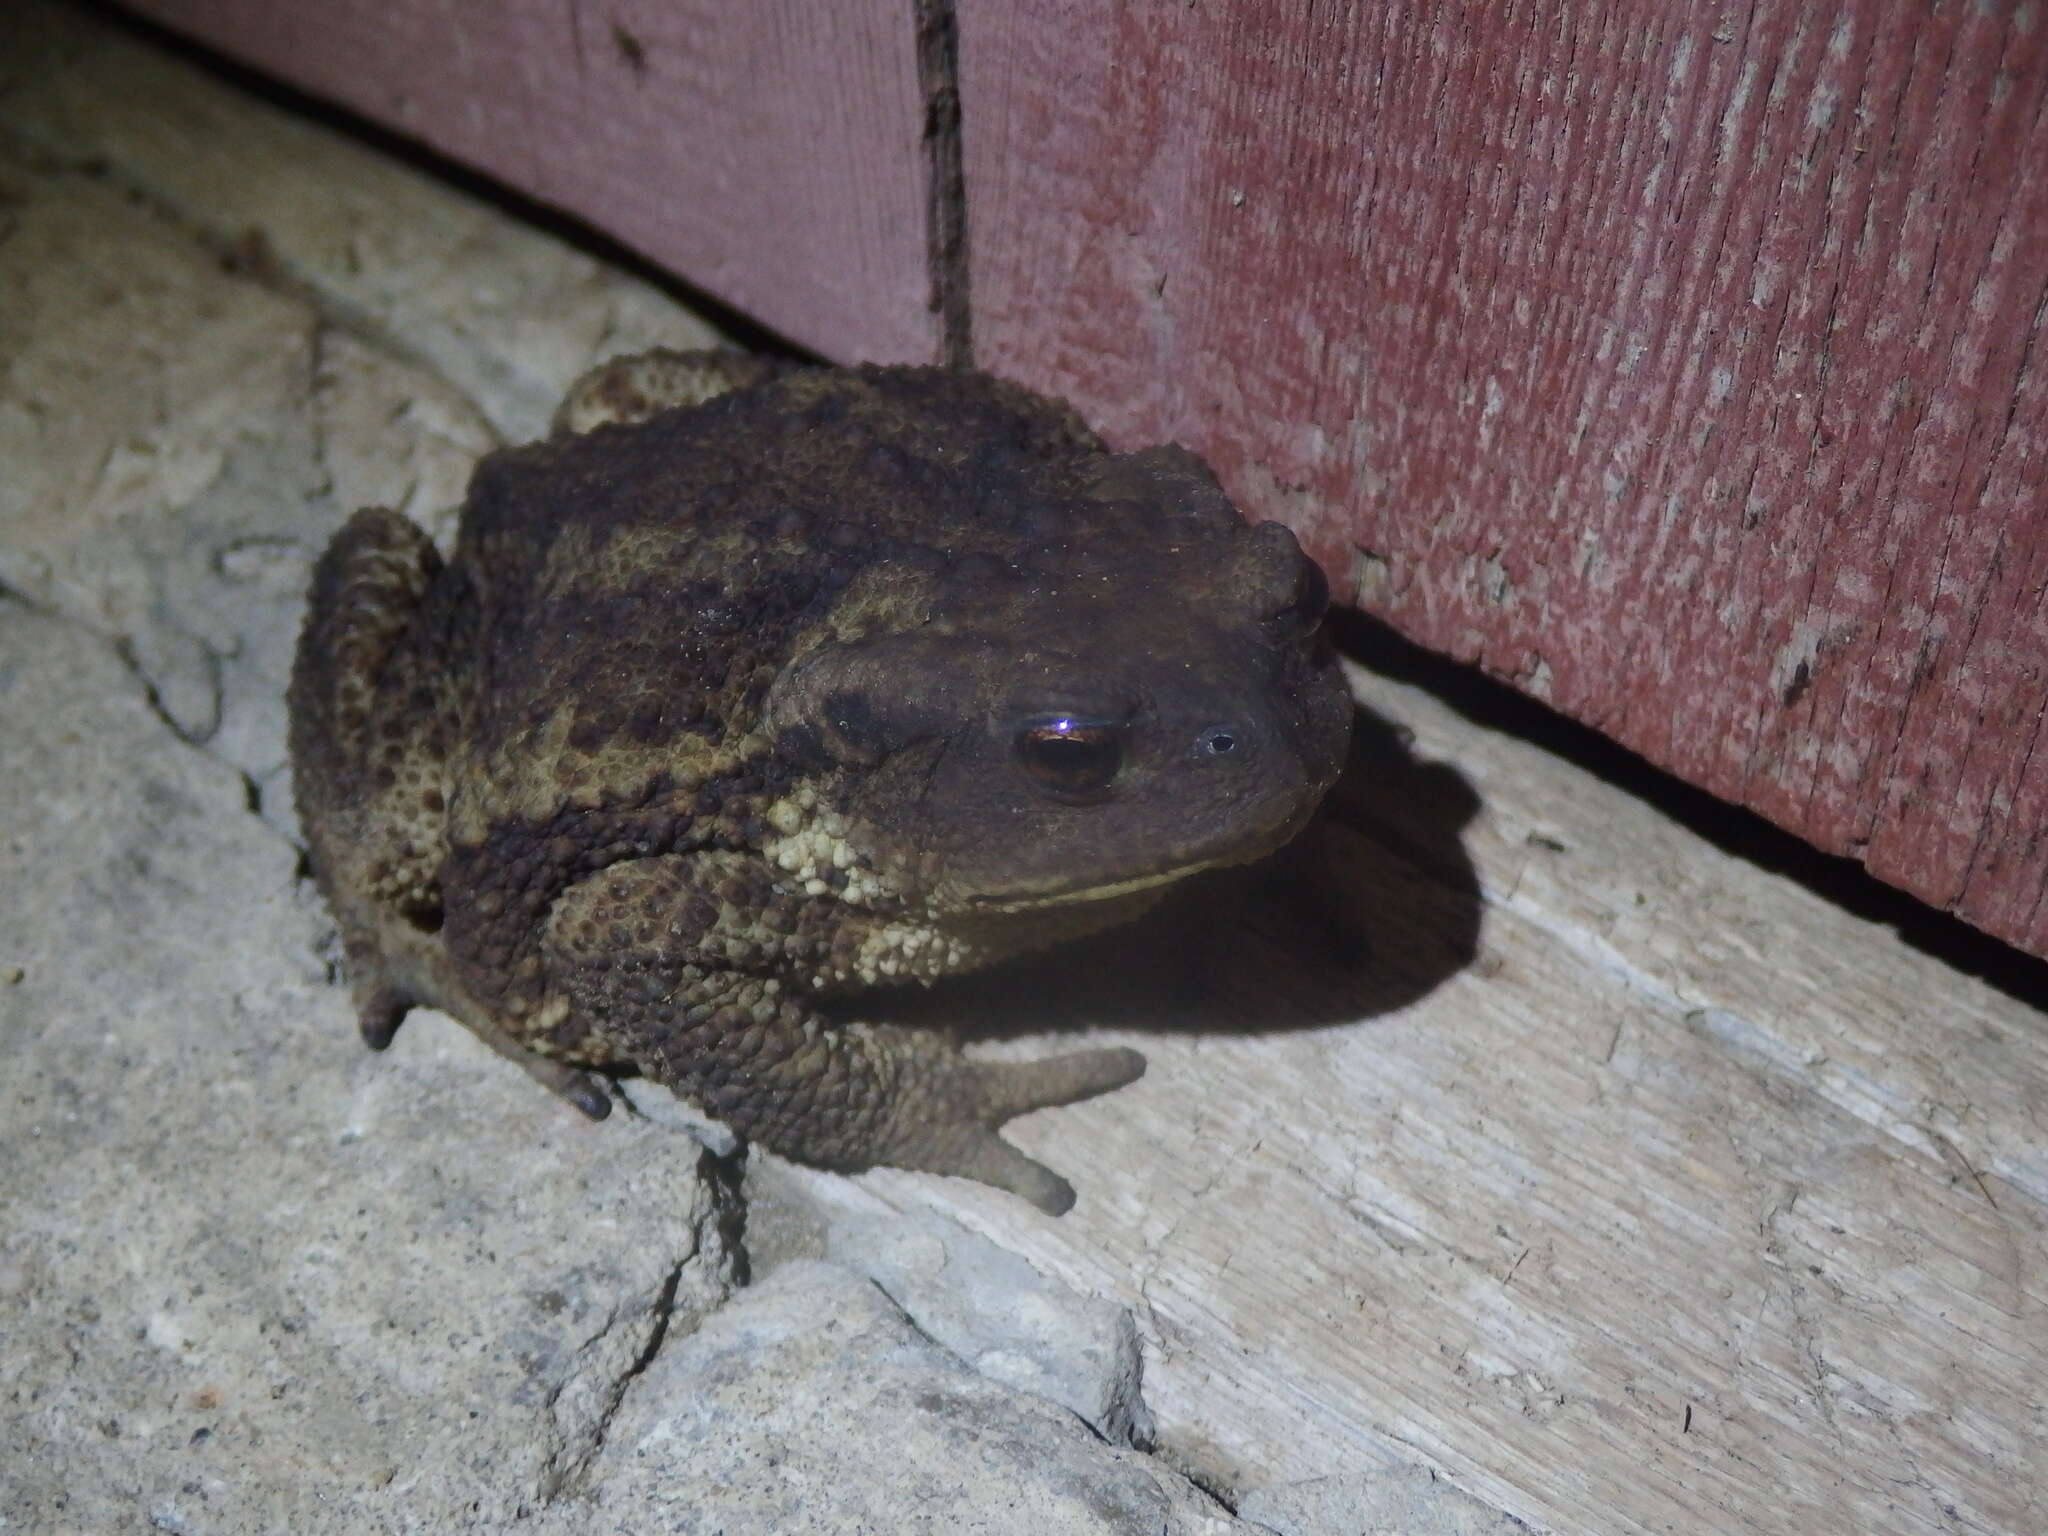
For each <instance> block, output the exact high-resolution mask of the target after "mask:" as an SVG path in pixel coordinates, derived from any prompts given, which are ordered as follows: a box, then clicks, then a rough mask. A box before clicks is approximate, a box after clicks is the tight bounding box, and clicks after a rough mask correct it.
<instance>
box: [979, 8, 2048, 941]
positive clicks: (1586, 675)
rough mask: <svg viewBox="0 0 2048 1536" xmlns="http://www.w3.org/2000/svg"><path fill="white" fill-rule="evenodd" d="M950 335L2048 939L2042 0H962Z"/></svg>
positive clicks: (1429, 637)
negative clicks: (1812, 2) (959, 230)
mask: <svg viewBox="0 0 2048 1536" xmlns="http://www.w3.org/2000/svg"><path fill="white" fill-rule="evenodd" d="M959 16H960V22H959V25H960V67H961V84H962V93H963V102H964V108H965V118H966V123H967V134H966V159H967V180H968V192H969V210H970V225H971V242H972V244H971V250H972V274H971V275H972V292H973V296H974V327H975V333H974V342H975V350H976V355H977V358H978V360H979V361H980V362H981V363H982V364H983V365H984V366H988V367H992V368H994V369H996V370H997V371H999V372H1003V373H1007V374H1010V375H1013V376H1015V377H1018V378H1021V379H1023V380H1025V381H1027V382H1030V383H1033V384H1036V385H1040V386H1042V387H1047V388H1051V389H1054V390H1057V391H1060V392H1063V393H1067V394H1070V395H1072V396H1073V397H1074V398H1075V399H1077V400H1078V401H1079V402H1080V403H1081V405H1082V406H1083V408H1084V409H1085V410H1087V411H1088V412H1090V413H1091V414H1093V415H1095V416H1097V417H1099V418H1101V419H1103V420H1104V421H1105V422H1106V424H1107V426H1108V427H1109V429H1110V430H1111V432H1112V433H1113V435H1114V436H1116V437H1117V438H1119V439H1120V440H1123V441H1127V442H1137V441H1150V440H1154V439H1157V438H1160V437H1172V438H1178V439H1180V440H1182V441H1184V442H1186V443H1188V444H1190V445H1191V446H1194V447H1196V448H1197V449H1199V450H1200V451H1202V452H1203V453H1204V454H1206V455H1207V456H1208V457H1209V458H1210V459H1211V460H1212V461H1213V462H1215V463H1216V464H1217V466H1218V467H1219V469H1220V470H1221V472H1222V474H1223V476H1224V478H1225V480H1226V482H1227V483H1228V484H1229V486H1230V487H1231V489H1232V490H1233V491H1234V492H1235V493H1236V494H1237V495H1239V496H1240V497H1241V498H1242V499H1243V500H1244V501H1246V502H1247V503H1248V504H1249V505H1250V506H1251V507H1252V508H1253V509H1255V510H1256V511H1258V512H1260V513H1262V514H1265V515H1268V516H1278V517H1283V518H1285V519H1286V520H1288V521H1289V522H1291V523H1293V524H1294V525H1295V526H1296V527H1297V528H1299V529H1301V530H1302V531H1303V532H1304V533H1305V535H1306V536H1307V538H1308V540H1309V542H1310V543H1311V545H1312V546H1313V548H1314V549H1315V551H1316V553H1317V554H1318V555H1319V556H1320V557H1321V558H1322V559H1323V560H1324V562H1325V563H1326V564H1327V565H1328V566H1329V567H1330V569H1331V570H1332V572H1333V574H1334V576H1335V578H1336V584H1337V585H1338V587H1339V588H1340V590H1342V591H1345V592H1347V593H1348V595H1351V596H1353V597H1355V599H1356V600H1357V601H1358V602H1359V603H1360V604H1361V605H1362V606H1364V607H1366V608H1367V609H1369V610H1371V611H1372V612H1374V613H1377V614H1380V615H1382V616H1384V617H1386V618H1387V619H1389V620H1391V621H1392V622H1393V623H1394V624H1396V625H1397V626H1398V627H1399V628H1401V629H1402V630H1403V631H1405V632H1406V633H1408V634H1409V635H1411V636H1413V637H1414V638H1416V639H1418V640H1419V641H1421V642H1422V643H1423V644H1425V645H1428V646H1430V647H1432V648H1435V649H1438V650H1441V651H1445V652H1449V653H1451V654H1454V655H1456V656H1458V657H1460V658H1463V659H1470V660H1474V661H1477V662H1479V663H1481V664H1483V665H1484V666H1485V667H1486V668H1488V669H1489V670H1490V671H1492V672H1494V673H1496V674H1498V675H1500V676H1503V677H1505V678H1508V679H1510V680H1512V681H1514V682H1515V683H1516V684H1518V685H1519V686H1521V687H1522V688H1524V689H1526V690H1527V691H1529V692H1531V693H1533V694H1536V695H1537V696H1539V697H1541V698H1544V699H1546V700H1548V701H1549V702H1551V703H1552V704H1554V705H1556V706H1557V707H1558V708H1560V709H1562V710H1563V711H1565V712H1566V713H1568V714H1570V715H1573V716H1575V717H1577V718H1579V719H1581V720H1584V721H1586V722H1588V723H1590V724H1592V725H1594V726H1596V727H1598V728H1599V729H1601V730H1603V731H1605V732H1607V733H1609V734H1611V735H1613V736H1615V737H1616V738H1618V739H1619V740H1621V741H1622V742H1624V743H1626V744H1627V745H1629V746H1631V747H1633V748H1635V749H1637V750H1639V751H1641V752H1642V753H1644V754H1645V755H1647V756H1648V757H1650V758H1651V759H1652V760H1653V761H1655V762H1657V763H1659V764H1661V765H1663V766H1665V767H1667V768H1669V769H1671V770H1673V771H1674V772H1676V773H1678V774H1679V775H1681V776H1682V777H1684V778H1686V779H1688V780H1691V781H1692V782H1695V783H1698V784H1701V785H1704V786H1706V787H1707V788H1709V789H1711V790H1713V791H1714V792H1716V793H1718V794H1720V795H1723V796H1725V797H1727V798H1730V799H1733V800H1736V801H1739V802H1741V803H1743V804H1745V805H1749V806H1752V807H1754V808H1756V809H1757V810H1759V811H1761V812H1763V813H1764V814H1765V815H1767V816H1769V817H1770V818H1772V819H1773V820H1775V821H1777V822H1778V823H1780V824H1781V825H1783V826H1786V827H1789V828H1791V829H1792V830H1794V831H1796V832H1798V833H1799V834H1800V835H1802V836H1804V837H1806V838H1808V839H1810V840H1811V841H1813V842H1815V843H1817V844H1819V845H1820V846H1821V847H1823V848H1824V849H1827V850H1829V851H1832V852H1839V853H1845V854H1850V855H1853V856H1856V857H1859V858H1861V859H1862V860H1864V861H1865V863H1866V864H1867V865H1868V866H1869V867H1870V869H1871V870H1872V871H1874V872H1875V873H1876V874H1878V875H1879V876H1881V877H1882V878H1884V879H1886V880H1889V881H1892V882H1895V883H1897V884H1900V885H1903V886H1905V887H1906V888H1907V889H1909V890H1911V891H1913V892H1915V893H1916V894H1918V895H1920V896H1922V897H1923V898H1925V899H1927V900H1929V901H1931V902H1934V903H1937V904H1939V905H1941V906H1944V907H1948V908H1951V909H1953V910H1955V911H1957V912H1959V913H1961V914H1962V915H1963V916H1965V917H1966V918H1968V919H1969V920H1971V921H1972V922H1975V923H1977V924H1979V925H1981V926H1982V927H1984V928H1987V929H1989V930H1990V931H1991V932H1993V933H1996V934H1998V935H2000V936H2002V937H2005V938H2007V939H2010V940H2012V941H2014V942H2016V943H2019V944H2021V945H2023V946H2024V947H2027V948H2029V949H2031V950H2033V951H2034V952H2036V953H2042V954H2048V903H2044V900H2043V895H2044V890H2048V836H2044V827H2048V751H2040V752H2037V751H2036V747H2037V745H2038V744H2039V743H2040V741H2041V738H2042V734H2043V730H2044V706H2048V595H2044V594H2048V491H2044V484H2048V363H2044V361H2043V357H2044V354H2048V348H2044V347H2043V345H2042V343H2043V338H2044V332H2048V319H2044V306H2048V18H2044V17H2043V16H2042V14H2041V11H2040V8H2039V7H2038V6H2036V5H2031V4H2020V5H2013V4H1991V3H1986V4H1958V3H1944V4H1936V5H1915V6H1904V5H1892V4H1887V3H1885V0H1856V3H1851V4H1845V5H1842V6H1834V7H1826V8H1816V7H1811V6H1802V5H1798V4H1795V3H1792V0H1752V3H1748V4H1741V3H1737V4H1731V5H1724V6H1668V5H1657V4H1654V3H1651V0H1609V3H1604V4H1603V3H1591V0H1573V3H1570V4H1566V5H1563V6H1540V7H1531V6H1487V7H1471V6H1462V5H1453V4H1449V3H1447V0H1418V3H1396V4H1389V5H1384V6H1370V7H1334V6H1287V5H1280V4H1277V3H1264V4H1240V5H1230V6H1213V5H1193V6H1170V7H1169V6H1139V5H1130V4H1116V5H1100V6H1098V5H1092V4H1082V3H1079V0H962V3H961V5H960V8H959Z"/></svg>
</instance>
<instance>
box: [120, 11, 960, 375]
mask: <svg viewBox="0 0 2048 1536" xmlns="http://www.w3.org/2000/svg"><path fill="white" fill-rule="evenodd" d="M130 9H132V10H135V11H137V12H139V13H141V14H143V15H146V16H149V17H151V18H153V19H155V20H157V21H160V22H162V23H164V24H165V25H167V26H171V27H175V28H176V29H178V30H179V31H181V32H185V33H187V34H189V35H191V36H193V37H196V38H198V39H200V40H202V41H204V42H205V43H207V44H208V45H210V46H212V47H215V48H218V49H220V50H221V51H223V52H224V53H227V54H229V55H231V56H233V57H235V58H238V59H241V60H245V61H247V62H248V63H250V64H253V65H255V66H257V67H259V68H261V69H264V70H267V71H270V72H272V73H274V74H277V75H279V76H281V77H283V78H284V79H286V80H288V81H291V82H292V83H293V84H295V85H297V86H299V87H301V88H303V89H305V90H307V91H310V92H312V93H313V94H315V95H317V96H322V97H326V98H329V99H331V100H334V101H337V102H340V103H342V104H344V105H346V106H348V107H350V108H352V109H354V110H355V111H358V112H360V113H362V114H363V115H364V116H366V117H368V118H370V119H371V120H373V121H375V122H378V123H381V124H383V125H385V126H388V127H390V128H393V129H395V130H397V131H398V132H400V133H403V134H406V135H409V136H411V137H415V138H417V139H419V140H421V141H422V142H424V143H426V144H428V145H429V146H431V147H432V148H434V149H436V150H438V151H440V152H441V153H443V154H446V155H449V156H451V157H453V158H454V159H456V160H459V161H462V162H464V163H466V164H469V165H473V166H475V167H477V168H478V169H480V170H482V171H484V172H486V173H487V174H489V175H490V176H492V177H494V178H496V179H497V180H499V181H501V182H504V183H506V184H507V185H509V186H512V187H514V188H517V189H518V190H520V191H521V192H524V193H527V194H530V195H531V196H533V197H536V198H538V199H540V200H542V201H543V202H547V203H551V204H553V205H555V206H557V207H560V208H563V209H565V210H567V211H568V212H570V213H572V214H575V215H577V216H579V217H582V218H584V219H587V220H588V221H589V222H590V223H592V224H594V225H595V226H596V227H597V228H599V229H601V230H603V231H605V232H606V233H607V234H610V235H613V236H615V237H616V238H618V239H619V240H620V241H622V242H623V243H625V244H626V245H628V246H630V247H632V248H633V249H634V250H637V251H639V252H641V253H642V254H644V255H646V256H647V257H649V258H650V259H651V260H653V261H655V262H657V263H659V264H660V265H662V266H664V267H666V268H668V269H669V270H671V271H674V272H677V273H680V274H681V275H682V276H684V277H686V278H688V279H689V280H690V281H691V282H692V283H695V284H696V285H698V286H699V287H700V288H702V289H704V290H705V291H706V292H709V293H711V294H714V295H716V296H717V297H718V298H720V299H722V300H724V301H725V302H726V303H728V304H731V305H733V306H734V307H735V308H737V309H740V310H742V311H744V312H745V313H747V314H748V315H750V316H752V317H753V318H755V319H756V320H759V321H760V322H761V323H763V324H764V325H767V326H770V327H772V328H773V329H775V330H776V331H778V332H780V333H782V334H783V335H785V336H787V337H789V338H790V339H791V340H793V341H796V342H799V343H801V344H803V345H805V346H809V347H812V348H815V349H817V350H818V351H821V352H824V353H826V354H828V355H831V356H835V357H839V358H844V359H849V360H850V359H856V358H865V359H872V360H876V361H883V362H927V361H930V360H931V359H932V358H933V357H935V356H936V355H937V348H938V322H937V319H936V317H935V315H934V313H933V309H932V303H933V295H932V283H931V279H930V270H929V259H930V253H929V250H928V241H927V230H926V218H925V205H926V196H927V181H928V177H929V172H928V168H927V162H926V156H925V151H924V148H923V144H922V135H923V130H924V118H925V111H924V100H923V89H922V87H921V85H920V81H919V74H918V58H917V43H916V35H915V29H914V27H913V25H912V22H911V17H910V14H909V6H908V3H907V0H900V3H899V0H851V3H841V4H833V5H831V6H819V5H811V4H806V3H804V0H769V3H764V4H750V5H740V6H734V5H721V4H717V3H714V0H681V3H678V0H618V3H614V4H606V5H596V4H585V3H579V0H506V3H502V4H491V3H485V0H416V3H408V4H404V5H387V4H382V3H379V0H322V3H319V4H311V3H302V0H286V3H270V0H134V3H133V4H132V5H131V6H130Z"/></svg>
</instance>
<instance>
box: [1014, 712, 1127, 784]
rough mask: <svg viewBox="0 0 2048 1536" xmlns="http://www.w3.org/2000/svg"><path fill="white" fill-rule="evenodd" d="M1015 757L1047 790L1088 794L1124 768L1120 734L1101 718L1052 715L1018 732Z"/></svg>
mask: <svg viewBox="0 0 2048 1536" xmlns="http://www.w3.org/2000/svg"><path fill="white" fill-rule="evenodd" d="M1017 759H1018V761H1019V762H1021V763H1022V764H1023V765H1024V768H1025V771H1026V772H1028V773H1029V774H1030V775H1031V776H1032V777H1033V778H1034V779H1037V780H1038V781H1039V783H1041V784H1043V785H1045V786H1046V787H1047V788H1048V789H1052V790H1057V791H1059V792H1060V793H1062V794H1069V795H1079V794H1087V793H1089V792H1091V791H1094V790H1099V789H1103V788H1105V787H1107V785H1108V784H1109V782H1110V780H1112V779H1114V778H1115V777H1116V776H1117V771H1118V770H1119V769H1120V768H1122V767H1123V764H1124V746H1123V733H1122V732H1120V731H1119V730H1118V729H1117V728H1116V727H1115V726H1113V725H1109V724H1106V723H1103V722H1100V721H1091V720H1077V719H1075V718H1074V717H1073V716H1071V715H1055V716H1053V717H1052V718H1050V719H1047V720H1040V721H1038V722H1036V723H1035V724H1032V725H1027V726H1026V727H1024V729H1023V730H1021V731H1019V732H1018V733H1017Z"/></svg>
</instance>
